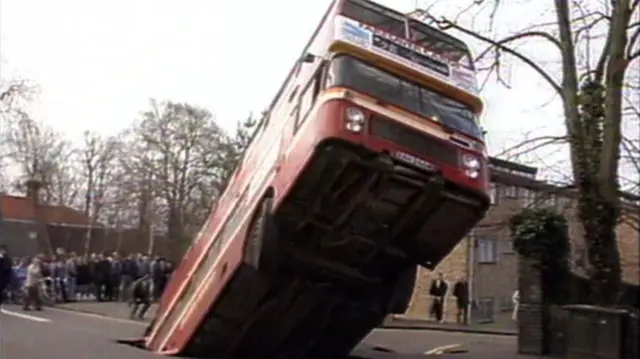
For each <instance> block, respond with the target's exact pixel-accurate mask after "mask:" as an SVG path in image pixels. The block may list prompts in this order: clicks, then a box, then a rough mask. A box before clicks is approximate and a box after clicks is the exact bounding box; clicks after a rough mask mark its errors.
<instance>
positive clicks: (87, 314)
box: [48, 308, 149, 326]
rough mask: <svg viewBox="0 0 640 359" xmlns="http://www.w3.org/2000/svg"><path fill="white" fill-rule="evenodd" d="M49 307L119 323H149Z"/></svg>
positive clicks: (54, 309)
mask: <svg viewBox="0 0 640 359" xmlns="http://www.w3.org/2000/svg"><path fill="white" fill-rule="evenodd" d="M48 309H50V310H53V311H55V312H61V313H69V314H74V315H79V316H83V317H89V318H96V319H102V320H109V321H112V322H118V323H127V324H136V325H140V326H147V325H149V323H147V322H140V321H137V320H132V319H124V318H114V317H109V316H106V315H100V314H95V313H87V312H78V311H74V310H69V309H60V308H48Z"/></svg>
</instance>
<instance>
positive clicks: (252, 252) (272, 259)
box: [244, 198, 279, 273]
mask: <svg viewBox="0 0 640 359" xmlns="http://www.w3.org/2000/svg"><path fill="white" fill-rule="evenodd" d="M276 237H277V234H276V226H275V223H274V218H273V198H265V199H263V200H262V202H261V203H260V204H259V205H258V208H257V209H256V213H255V214H254V216H253V219H252V220H251V224H250V226H249V231H248V233H247V240H246V242H245V247H244V262H245V264H247V265H249V266H250V267H253V268H254V269H256V270H257V271H259V272H262V273H274V271H277V270H278V268H279V262H278V256H277V248H276V247H277V241H276Z"/></svg>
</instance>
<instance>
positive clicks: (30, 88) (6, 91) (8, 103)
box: [0, 79, 37, 122]
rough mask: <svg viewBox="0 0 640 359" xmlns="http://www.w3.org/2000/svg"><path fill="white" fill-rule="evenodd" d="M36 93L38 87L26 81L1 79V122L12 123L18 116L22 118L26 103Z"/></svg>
mask: <svg viewBox="0 0 640 359" xmlns="http://www.w3.org/2000/svg"><path fill="white" fill-rule="evenodd" d="M36 92H37V87H36V86H35V85H33V84H32V83H29V82H28V81H26V80H21V79H13V80H8V81H3V80H2V79H0V122H10V121H11V120H12V119H13V118H14V117H15V116H16V115H17V116H18V117H22V116H21V114H23V113H24V112H23V110H24V109H23V107H24V104H25V102H27V101H29V100H31V99H32V96H33V95H34V94H35V93H36Z"/></svg>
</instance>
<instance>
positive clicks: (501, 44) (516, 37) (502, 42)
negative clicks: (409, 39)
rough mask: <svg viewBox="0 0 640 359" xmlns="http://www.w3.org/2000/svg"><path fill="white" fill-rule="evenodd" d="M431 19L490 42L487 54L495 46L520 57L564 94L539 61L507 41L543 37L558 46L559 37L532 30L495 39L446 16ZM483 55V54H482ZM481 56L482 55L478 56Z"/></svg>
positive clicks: (441, 27) (444, 28)
mask: <svg viewBox="0 0 640 359" xmlns="http://www.w3.org/2000/svg"><path fill="white" fill-rule="evenodd" d="M427 16H428V17H429V18H430V19H432V20H433V21H434V22H435V23H436V24H437V25H438V27H440V29H442V30H448V29H455V30H457V31H460V32H462V33H464V34H466V35H469V36H471V37H473V38H475V39H477V40H480V41H482V42H484V43H486V44H489V45H490V47H489V48H488V49H487V50H485V51H483V54H485V55H486V53H487V52H488V51H490V49H491V48H495V49H498V50H499V51H504V52H506V53H508V54H510V55H512V56H514V57H515V58H517V59H519V60H520V61H522V62H524V63H525V64H527V65H529V66H530V67H531V68H532V69H533V70H534V71H536V72H537V73H538V74H539V75H540V76H541V77H542V78H544V79H545V80H546V81H547V83H548V84H549V85H550V86H551V87H552V88H553V89H554V90H555V91H556V92H557V93H558V94H559V95H561V96H563V94H562V88H561V87H560V86H559V85H558V84H557V83H556V81H555V80H554V79H553V77H551V75H549V74H548V73H547V72H546V71H545V70H544V69H543V68H542V67H541V66H540V65H538V64H537V63H535V62H534V61H533V60H531V59H530V58H528V57H527V56H525V55H523V54H521V53H520V52H518V51H516V50H514V49H512V48H510V47H508V46H506V45H505V44H506V43H509V42H513V41H515V40H520V39H523V38H526V37H534V36H537V37H543V38H545V39H547V40H550V41H551V42H552V43H554V44H555V45H556V46H558V44H559V43H558V41H557V39H555V38H553V36H551V35H549V34H547V33H545V32H542V31H531V32H526V33H522V34H517V35H513V36H509V37H507V38H505V39H503V40H499V41H496V40H493V39H490V38H488V37H486V36H483V35H481V34H478V33H477V32H475V31H472V30H469V29H467V28H465V27H462V26H460V25H458V24H456V23H454V22H452V21H449V20H447V19H445V18H441V19H439V20H438V19H436V18H435V17H433V16H431V15H427ZM481 56H482V55H481ZM478 58H480V56H479V57H478Z"/></svg>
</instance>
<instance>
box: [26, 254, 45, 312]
mask: <svg viewBox="0 0 640 359" xmlns="http://www.w3.org/2000/svg"><path fill="white" fill-rule="evenodd" d="M43 267H44V266H43V265H42V263H41V260H40V258H39V257H37V256H36V257H34V258H33V260H32V262H31V264H30V265H29V267H27V279H26V281H25V290H26V297H25V300H24V307H23V309H24V310H30V309H31V304H33V305H34V306H35V308H36V310H42V297H41V294H40V286H41V284H42V280H43V279H44V276H43V275H42V268H43Z"/></svg>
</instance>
